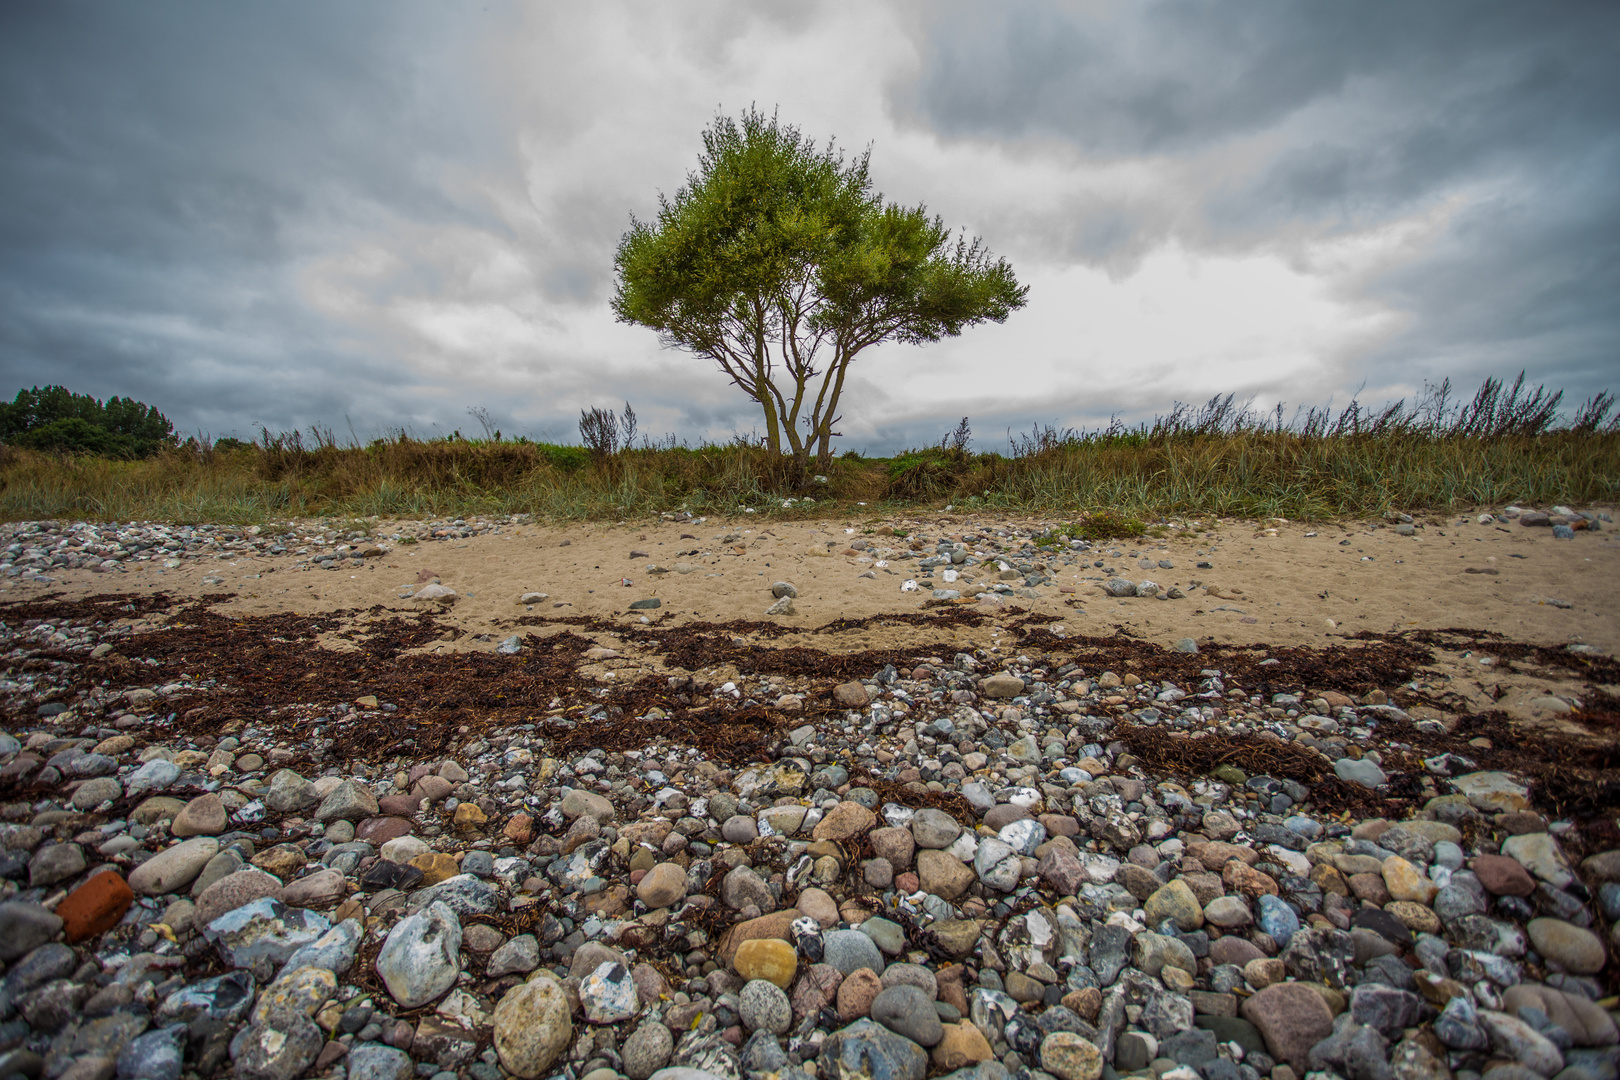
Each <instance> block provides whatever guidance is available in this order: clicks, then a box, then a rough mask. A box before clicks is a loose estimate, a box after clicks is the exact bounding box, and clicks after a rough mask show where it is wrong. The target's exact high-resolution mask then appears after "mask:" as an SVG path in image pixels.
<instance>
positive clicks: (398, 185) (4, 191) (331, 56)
mask: <svg viewBox="0 0 1620 1080" xmlns="http://www.w3.org/2000/svg"><path fill="white" fill-rule="evenodd" d="M462 18H466V19H468V20H469V21H470V20H471V13H470V12H468V11H467V10H465V9H461V10H451V9H444V10H442V11H440V10H438V9H436V8H434V7H431V6H426V5H415V6H412V5H392V4H390V5H387V6H382V5H375V6H372V5H329V4H314V3H293V4H286V5H262V6H260V5H214V4H178V3H157V4H150V5H112V6H104V5H99V4H89V3H71V2H70V3H62V4H9V5H5V6H4V7H3V8H0V145H4V146H5V147H6V148H7V149H6V152H5V153H4V154H3V155H0V383H4V384H7V385H11V386H17V385H25V384H29V383H41V382H60V383H64V384H67V385H70V386H72V387H74V388H75V389H78V390H81V391H87V392H91V393H95V394H98V395H109V394H114V393H117V394H127V395H132V396H136V397H140V398H142V399H144V400H148V401H152V402H154V403H158V404H160V406H161V407H162V408H164V409H165V411H167V412H168V413H170V415H171V416H173V417H174V418H175V419H176V420H178V421H180V422H182V423H183V424H185V425H186V426H187V427H189V428H204V429H209V430H212V431H215V432H216V433H218V432H223V431H227V430H232V431H241V430H242V429H244V428H245V427H246V426H247V425H248V424H251V423H254V422H260V423H265V424H268V425H270V426H271V427H286V426H294V425H298V424H305V423H310V422H315V421H325V422H333V421H335V420H338V419H339V418H341V417H342V416H343V414H344V413H345V412H346V411H349V410H350V409H352V408H353V407H354V406H355V405H356V404H357V403H361V402H364V401H365V400H366V399H368V398H369V399H370V400H372V401H374V402H377V403H379V404H381V405H382V406H383V408H381V409H378V410H377V412H378V413H379V414H384V413H386V411H387V410H388V408H390V407H392V408H395V409H398V410H401V411H400V412H398V413H396V415H408V413H409V411H410V409H409V406H410V404H411V403H410V402H409V401H408V400H407V399H406V398H405V397H404V396H402V395H397V394H394V393H393V392H392V391H393V390H394V389H396V388H397V382H398V380H397V379H390V378H389V377H388V374H389V373H388V365H387V364H386V363H385V362H384V360H383V358H382V357H381V356H380V355H378V354H377V353H376V352H375V351H374V349H373V347H372V343H369V342H365V341H356V340H355V337H354V331H353V328H352V327H345V326H341V325H338V324H336V323H335V322H333V321H331V320H330V319H328V318H327V317H325V316H323V315H322V313H321V312H320V311H319V310H318V309H317V308H314V307H312V306H311V305H310V304H309V303H308V302H307V298H306V297H304V296H302V295H300V290H299V285H298V280H297V278H298V273H299V269H300V265H301V264H302V263H304V262H306V261H307V260H310V259H313V258H317V257H319V256H320V255H321V254H322V253H324V252H325V251H327V250H329V249H330V246H331V244H332V241H333V240H334V239H337V238H341V237H345V236H351V235H354V234H355V233H357V232H359V231H362V230H366V229H369V228H376V227H377V226H378V225H379V224H380V223H384V222H387V221H389V220H392V219H396V218H405V219H408V220H411V221H414V222H433V221H439V222H469V223H473V224H477V225H482V226H486V227H487V226H488V225H489V224H490V219H489V218H488V216H487V215H484V214H482V213H481V212H480V210H479V208H478V207H477V206H476V205H474V204H469V203H467V202H465V201H458V200H456V199H453V198H451V197H450V196H449V195H447V193H446V192H447V186H446V185H445V184H444V183H443V179H442V177H443V173H444V172H445V171H446V170H448V169H450V168H452V167H454V168H462V167H465V166H466V164H467V163H484V164H487V163H489V162H491V161H498V160H499V158H500V155H501V146H500V143H499V139H498V137H497V133H494V132H490V131H486V130H483V129H482V128H481V126H480V124H479V123H477V122H476V120H475V119H474V118H476V117H477V116H479V115H481V114H482V113H483V112H484V110H480V109H478V108H475V107H473V106H474V105H475V103H476V97H477V93H476V90H477V88H476V86H475V85H472V84H471V83H470V80H468V79H467V78H465V77H463V76H457V75H456V72H455V71H454V70H453V69H451V68H449V67H446V66H445V65H446V63H447V62H448V61H452V60H454V59H455V49H454V47H453V43H454V41H455V40H456V39H457V38H458V37H459V36H461V34H462V31H461V30H459V29H457V23H458V20H459V19H462ZM419 35H420V36H422V37H423V38H425V39H431V40H434V41H435V42H436V44H435V48H434V49H432V50H427V51H425V52H424V51H417V52H414V53H413V51H412V50H409V49H403V48H401V45H402V43H403V42H404V41H408V40H409V39H410V38H412V37H416V36H419ZM447 45H448V46H449V47H448V48H447V47H446V46H447ZM357 391H358V392H357ZM368 411H369V410H368ZM243 433H244V434H245V431H244V432H243Z"/></svg>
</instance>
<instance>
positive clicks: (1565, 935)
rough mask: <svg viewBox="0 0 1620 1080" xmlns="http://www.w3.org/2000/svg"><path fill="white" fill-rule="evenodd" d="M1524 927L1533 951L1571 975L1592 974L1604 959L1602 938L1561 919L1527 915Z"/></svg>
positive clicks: (1597, 969)
mask: <svg viewBox="0 0 1620 1080" xmlns="http://www.w3.org/2000/svg"><path fill="white" fill-rule="evenodd" d="M1526 929H1527V930H1528V931H1529V932H1530V942H1531V944H1533V945H1534V946H1535V947H1536V951H1537V952H1539V953H1540V954H1541V955H1542V956H1544V957H1546V958H1547V959H1548V960H1549V961H1551V962H1552V963H1554V964H1557V965H1558V966H1559V967H1561V968H1563V969H1564V970H1565V971H1567V972H1569V973H1570V974H1572V975H1596V974H1597V973H1598V972H1599V971H1602V970H1603V964H1604V962H1605V960H1606V959H1607V957H1606V955H1605V952H1604V948H1603V939H1602V938H1600V937H1598V936H1597V935H1596V934H1594V933H1592V931H1590V930H1584V929H1582V928H1581V927H1579V926H1576V925H1575V924H1574V923H1567V922H1565V921H1564V920H1562V919H1549V918H1541V919H1531V920H1530V922H1529V924H1528V926H1527V927H1526Z"/></svg>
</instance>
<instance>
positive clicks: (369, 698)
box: [354, 694, 377, 709]
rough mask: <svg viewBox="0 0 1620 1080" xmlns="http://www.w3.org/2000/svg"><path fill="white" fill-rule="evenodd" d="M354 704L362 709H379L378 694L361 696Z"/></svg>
mask: <svg viewBox="0 0 1620 1080" xmlns="http://www.w3.org/2000/svg"><path fill="white" fill-rule="evenodd" d="M354 703H355V704H356V705H358V706H360V707H361V708H362V709H375V708H376V707H377V695H376V694H361V695H360V696H359V697H357V698H355V699H354Z"/></svg>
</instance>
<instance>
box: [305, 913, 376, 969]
mask: <svg viewBox="0 0 1620 1080" xmlns="http://www.w3.org/2000/svg"><path fill="white" fill-rule="evenodd" d="M364 934H365V930H364V929H362V928H361V926H360V921H359V920H358V919H345V920H344V921H343V922H340V923H338V924H337V925H336V926H334V927H332V929H330V930H328V931H327V932H326V933H324V934H322V935H321V936H320V937H318V938H316V939H315V940H314V941H312V942H310V943H309V944H308V945H304V946H302V947H301V948H299V950H298V951H297V952H295V953H293V954H292V955H291V956H289V957H288V958H287V963H286V965H285V967H286V970H288V971H297V970H298V969H299V968H301V967H318V968H325V969H326V970H327V971H330V972H332V973H333V974H336V975H344V974H346V973H347V972H348V970H349V969H350V968H352V967H354V958H355V954H356V953H357V952H359V950H360V939H361V937H362V936H364Z"/></svg>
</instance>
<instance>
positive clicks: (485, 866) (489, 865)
mask: <svg viewBox="0 0 1620 1080" xmlns="http://www.w3.org/2000/svg"><path fill="white" fill-rule="evenodd" d="M461 872H462V873H463V874H471V875H473V876H474V877H481V878H487V877H490V876H492V875H493V874H494V873H495V856H494V855H493V854H491V853H490V852H487V851H480V850H479V849H477V848H473V849H472V850H470V851H468V852H467V853H466V854H464V855H463V856H462V857H461Z"/></svg>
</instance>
